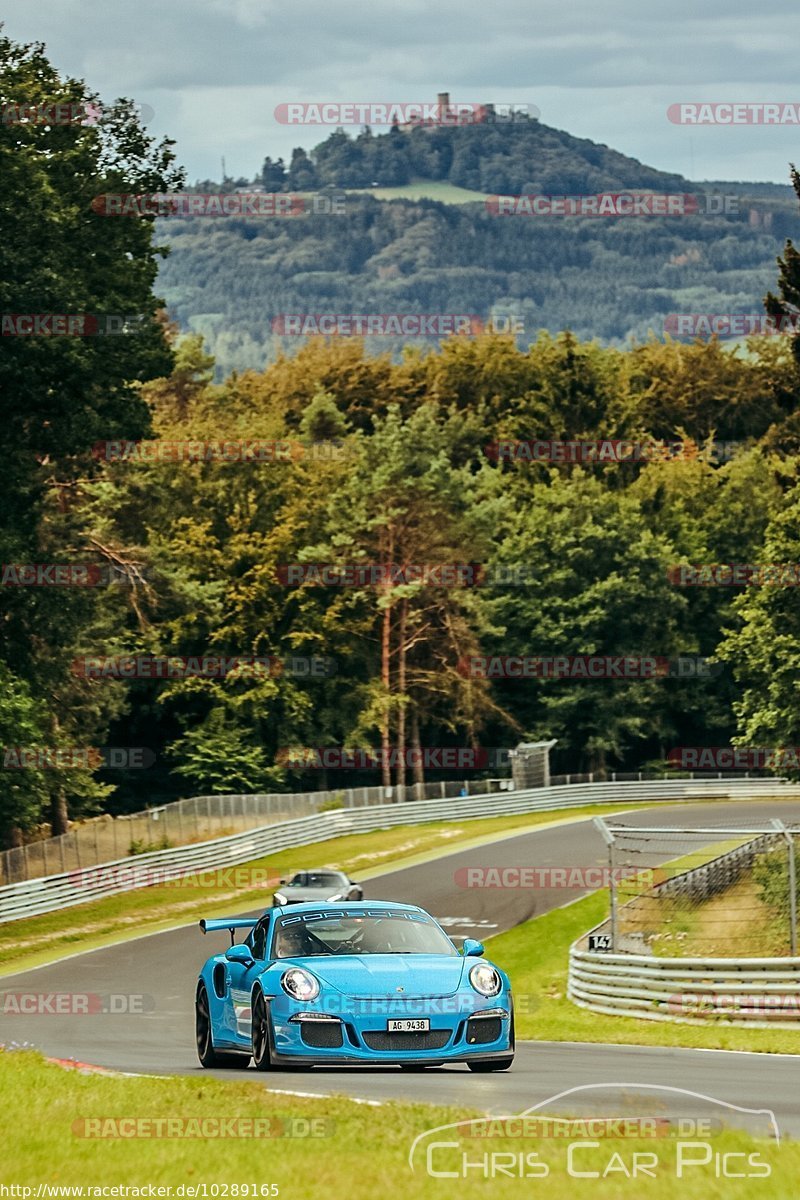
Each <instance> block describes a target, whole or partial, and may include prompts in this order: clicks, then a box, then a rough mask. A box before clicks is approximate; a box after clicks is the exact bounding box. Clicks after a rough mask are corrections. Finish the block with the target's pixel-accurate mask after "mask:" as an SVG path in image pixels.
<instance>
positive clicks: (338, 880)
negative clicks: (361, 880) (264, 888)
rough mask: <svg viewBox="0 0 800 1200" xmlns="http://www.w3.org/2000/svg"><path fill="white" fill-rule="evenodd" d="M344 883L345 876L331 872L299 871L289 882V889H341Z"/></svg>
mask: <svg viewBox="0 0 800 1200" xmlns="http://www.w3.org/2000/svg"><path fill="white" fill-rule="evenodd" d="M343 883H344V876H342V875H334V874H333V872H331V871H298V873H297V874H296V875H293V876H292V878H291V879H290V880H289V883H288V885H287V886H288V887H311V888H315V887H320V888H322V887H324V888H332V887H340V886H341V885H342V884H343Z"/></svg>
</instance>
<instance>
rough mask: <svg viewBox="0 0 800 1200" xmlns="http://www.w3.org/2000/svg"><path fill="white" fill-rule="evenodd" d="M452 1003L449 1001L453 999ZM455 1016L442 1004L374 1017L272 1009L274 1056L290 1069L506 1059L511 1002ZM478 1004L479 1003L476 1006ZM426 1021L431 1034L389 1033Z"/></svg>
mask: <svg viewBox="0 0 800 1200" xmlns="http://www.w3.org/2000/svg"><path fill="white" fill-rule="evenodd" d="M448 999H449V998H448ZM462 999H466V1000H467V1001H468V1002H467V1003H466V1004H461V1005H460V1006H459V1007H458V1008H457V1010H456V1011H454V1012H451V1013H443V1012H441V1011H439V1008H440V1006H441V1003H442V1002H441V1001H439V1002H438V1003H437V1002H436V1001H429V1002H427V1004H426V1001H424V1000H418V1001H414V1002H413V1011H412V1010H411V1006H410V1005H409V1006H396V1005H394V1006H392V1009H391V1010H388V1009H387V1008H386V1007H385V1006H384V1010H383V1011H380V1006H379V1008H378V1011H377V1012H375V1011H372V1012H369V1011H368V1012H354V1011H343V1012H341V1013H339V1014H337V1013H332V1012H331V1011H330V1009H329V1010H328V1011H327V1012H324V1013H323V1012H319V1011H314V1010H313V1008H312V1006H310V1005H308V1004H306V1005H305V1006H303V1005H300V1004H292V1003H290V1005H289V1006H285V1005H283V1004H281V1003H280V1002H276V1003H274V1004H273V1005H271V1006H270V1007H271V1018H272V1028H273V1057H274V1059H275V1061H276V1062H278V1063H284V1064H290V1063H292V1062H298V1061H303V1062H305V1063H309V1062H313V1063H317V1064H319V1065H324V1064H325V1063H329V1064H331V1065H334V1064H336V1063H373V1064H378V1063H382V1064H400V1065H404V1064H427V1065H429V1066H436V1065H441V1064H443V1063H448V1062H467V1061H470V1060H475V1059H490V1058H507V1057H508V1055H509V1054H510V1053H512V1047H511V998H510V996H507V995H506V996H503V995H501V996H498V997H492V998H491V1000H487V999H485V998H483V997H480V996H475V998H474V1001H473V1000H472V998H471V997H468V998H462ZM475 1001H477V1003H476V1002H475ZM405 1016H409V1017H411V1019H415V1018H419V1017H427V1019H428V1021H429V1029H428V1030H426V1031H420V1032H417V1031H408V1032H406V1031H403V1032H390V1031H389V1029H388V1027H387V1026H388V1021H389V1019H390V1018H396V1017H401V1018H402V1017H405Z"/></svg>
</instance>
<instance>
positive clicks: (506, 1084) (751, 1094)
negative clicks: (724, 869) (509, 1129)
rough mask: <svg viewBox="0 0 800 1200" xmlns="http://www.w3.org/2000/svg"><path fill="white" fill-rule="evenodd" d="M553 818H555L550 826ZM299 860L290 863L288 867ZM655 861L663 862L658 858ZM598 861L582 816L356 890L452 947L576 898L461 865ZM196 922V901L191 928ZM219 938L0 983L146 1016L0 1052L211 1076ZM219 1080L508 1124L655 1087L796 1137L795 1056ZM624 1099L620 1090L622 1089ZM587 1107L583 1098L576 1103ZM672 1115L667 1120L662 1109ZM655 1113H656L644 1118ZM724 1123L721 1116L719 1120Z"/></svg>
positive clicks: (659, 1055)
mask: <svg viewBox="0 0 800 1200" xmlns="http://www.w3.org/2000/svg"><path fill="white" fill-rule="evenodd" d="M553 816H554V818H557V817H558V814H557V813H554V814H553ZM772 816H780V818H781V819H782V820H783V821H785V822H786V823H787V824H791V823H800V803H797V802H780V803H777V802H776V803H772V802H764V801H761V802H756V801H740V802H736V803H724V804H723V803H713V804H709V803H699V804H682V805H670V806H669V807H662V806H655V807H653V806H651V807H649V808H643V809H639V810H637V811H636V812H635V813H634V812H632V811H625V812H622V813H620V815H619V820H620V821H622V822H624V823H625V824H630V825H633V824H638V825H672V826H679V827H680V826H687V825H688V826H698V825H700V826H703V827H706V826H724V825H728V826H731V827H736V826H738V825H741V824H744V825H748V824H750V823H757V824H762V823H765V822H767V821H768V820H769V819H770V817H772ZM302 855H303V851H302V849H300V850H298V867H299V866H302V863H301V861H300V859H301V857H302ZM665 857H672V856H671V855H670V856H665ZM606 862H607V856H606V850H605V846H604V844H603V841H602V838H601V837H600V834H599V833H598V831H597V830H596V829H595V828H594V826H593V825H592V822H591V817H587V819H586V820H581V821H579V822H576V823H574V824H569V825H561V826H558V827H555V828H553V829H545V830H541V831H539V832H536V831H533V832H531V833H527V834H524V835H519V834H515V835H512V836H510V837H508V838H505V839H503V840H502V841H496V842H493V843H491V844H489V845H485V846H478V847H473V848H471V849H465V850H456V851H454V852H453V853H452V854H450V855H447V856H446V857H444V858H440V859H437V860H436V861H435V862H427V863H424V864H421V865H418V866H413V867H408V868H406V869H404V870H396V871H391V872H387V873H386V874H384V875H382V876H380V878H375V879H373V880H371V881H369V882H368V883H365V885H364V888H365V896H366V897H367V898H372V899H377V898H381V899H387V900H398V901H406V902H409V903H414V904H420V905H422V906H423V907H424V908H427V909H429V910H430V911H431V912H432V913H433V914H434V915H435V916H436V917H437V918H438V919H439V920H441V921H442V923H443V924H444V925H445V927H446V928H447V929H448V932H450V933H452V934H453V935H458V936H460V937H463V936H470V937H482V936H483V935H486V936H489V935H491V934H494V933H499V932H501V931H502V930H504V929H508V928H511V927H512V926H514V925H516V924H518V923H519V922H521V921H525V920H527V919H528V918H529V917H531V916H534V915H536V914H539V913H542V912H546V911H547V910H548V909H552V908H556V907H558V906H560V905H563V904H565V903H568V902H569V901H570V900H573V899H575V898H576V897H577V896H579V895H581V894H582V893H583V890H584V889H575V890H567V889H565V888H551V889H537V890H525V889H518V890H507V891H499V890H489V889H481V888H478V889H466V888H462V887H459V886H458V884H457V883H456V881H455V878H454V876H455V872H456V871H457V870H459V869H460V868H463V867H469V866H483V867H485V866H500V867H503V866H515V867H516V866H531V865H535V866H537V867H538V866H584V867H585V866H595V865H605V864H606ZM202 915H203V909H202V901H198V908H197V919H199V918H200V917H201V916H202ZM228 942H229V938H228V935H227V933H221V934H214V935H211V934H210V935H208V936H207V937H205V938H204V937H203V936H202V934H201V933H200V931H199V929H198V927H197V920H196V919H195V920H193V921H192V923H191V924H190V925H187V926H184V927H182V928H180V929H175V930H170V931H168V932H165V933H158V934H151V935H148V936H146V937H142V938H138V939H136V940H134V941H128V942H125V943H122V944H121V945H117V946H110V947H106V948H104V949H100V950H94V951H90V952H88V953H84V954H79V955H75V956H74V957H72V958H68V959H65V960H62V961H61V962H57V963H53V964H51V965H50V966H45V967H39V968H37V969H35V970H31V971H26V972H23V973H20V974H17V975H13V976H5V977H4V978H3V979H2V981H0V989H2V992H4V993H8V992H22V991H32V992H37V993H43V992H44V993H50V992H57V993H64V992H78V993H95V994H96V993H99V994H100V995H110V994H113V995H115V996H120V995H122V996H128V995H133V996H144V997H145V998H146V999H145V1001H144V1007H145V1008H146V1009H147V1011H145V1012H136V1013H120V1014H118V1015H114V1014H106V1013H93V1014H92V1015H70V1016H65V1015H57V1014H42V1015H35V1016H32V1015H27V1016H23V1015H4V1016H2V1017H0V1042H4V1043H6V1044H9V1043H16V1044H18V1045H20V1044H31V1045H35V1046H36V1047H38V1048H40V1049H41V1050H42V1051H43V1052H44V1053H45V1054H48V1055H51V1056H54V1057H57V1058H70V1059H76V1060H78V1061H81V1062H86V1063H93V1064H97V1065H101V1066H105V1067H111V1068H115V1069H117V1070H121V1071H127V1072H133V1073H149V1072H156V1073H165V1074H194V1073H198V1074H204V1075H205V1074H207V1073H206V1072H203V1071H202V1069H201V1068H200V1066H199V1064H198V1062H197V1059H196V1054H195V1046H194V1012H193V1007H194V991H195V981H196V978H197V972H198V969H199V967H200V965H201V964H202V962H203V961H204V960H205V958H206V957H207V956H208V955H209V954H212V953H214V952H215V950H217V949H218V948H219V949H221V948H223V947H224V946H227V944H228ZM212 1073H213V1074H216V1075H217V1076H219V1077H220V1078H237V1079H241V1078H243V1077H245V1075H246V1076H247V1077H248V1078H249V1079H251V1080H253V1081H258V1082H262V1083H264V1085H265V1086H269V1087H270V1088H277V1089H281V1090H285V1091H287V1092H288V1091H294V1092H302V1093H305V1094H321V1093H341V1094H346V1095H349V1096H353V1097H358V1098H361V1099H365V1100H372V1101H384V1100H391V1099H407V1100H413V1101H416V1102H419V1101H420V1100H425V1101H428V1102H430V1103H442V1104H462V1105H463V1104H465V1103H466V1104H469V1105H473V1104H474V1105H475V1107H477V1108H480V1109H482V1110H484V1111H487V1112H492V1113H498V1114H499V1113H505V1114H510V1113H517V1112H520V1111H522V1110H524V1109H527V1108H529V1107H531V1106H532V1105H534V1104H537V1103H539V1102H541V1101H544V1100H546V1099H548V1098H549V1097H551V1096H553V1095H554V1094H555V1093H559V1092H562V1091H564V1090H566V1089H569V1088H575V1087H580V1086H584V1085H602V1086H603V1087H604V1088H605V1089H606V1090H605V1091H603V1090H602V1088H601V1089H599V1090H597V1091H594V1092H592V1093H591V1096H592V1097H593V1102H594V1104H595V1105H596V1111H601V1110H602V1109H603V1101H604V1100H605V1102H606V1104H605V1107H606V1111H619V1108H618V1106H617V1108H616V1109H615V1108H614V1097H617V1096H619V1094H620V1091H619V1088H618V1087H615V1086H613V1085H621V1084H628V1085H636V1084H649V1085H653V1084H658V1085H663V1086H665V1087H674V1088H676V1089H677V1088H683V1089H688V1090H690V1091H694V1092H698V1093H700V1094H702V1095H705V1096H709V1095H710V1096H712V1097H715V1098H716V1099H719V1100H721V1101H727V1102H728V1103H730V1104H734V1105H739V1106H747V1107H748V1108H756V1109H772V1110H773V1111H774V1112H775V1115H776V1117H777V1121H778V1125H779V1128H780V1130H781V1133H788V1134H792V1135H793V1136H795V1137H797V1136H800V1056H788V1055H787V1056H775V1055H759V1054H740V1053H732V1052H725V1051H706V1050H684V1049H671V1048H661V1047H658V1048H656V1047H639V1046H605V1045H599V1044H598V1045H595V1044H582V1045H574V1044H569V1043H547V1042H525V1043H518V1046H517V1057H516V1059H515V1062H514V1066H513V1068H512V1070H511V1071H510V1072H507V1073H503V1074H496V1075H486V1076H478V1075H472V1074H471V1073H469V1072H467V1069H466V1067H446V1068H434V1069H431V1070H428V1071H426V1072H425V1073H424V1074H406V1073H405V1072H401V1071H400V1070H398V1069H395V1068H392V1069H389V1070H386V1069H383V1070H379V1069H361V1068H352V1067H348V1068H342V1069H340V1070H337V1071H323V1070H319V1069H315V1070H313V1071H309V1072H293V1071H275V1072H274V1073H273V1072H270V1073H269V1074H268V1075H261V1074H257V1073H256V1072H255V1071H252V1070H249V1071H246V1072H245V1071H244V1070H242V1071H216V1072H212ZM628 1091H630V1088H629V1089H628ZM585 1096H586V1094H585V1093H584V1097H585ZM660 1101H663V1104H664V1111H674V1112H675V1113H676V1114H678V1115H681V1116H691V1115H701V1114H706V1113H707V1112H708V1111H709V1110H708V1107H707V1106H706V1105H704V1104H703V1102H702V1101H699V1100H698V1101H697V1104H696V1106H693V1104H692V1102H691V1100H690V1099H689V1098H688V1097H687V1096H685V1095H677V1096H676V1097H675V1098H674V1099H673V1100H670V1098H669V1096H668V1095H667V1094H662V1096H661V1097H660ZM585 1103H586V1101H585V1100H584V1099H583V1098H581V1097H576V1098H575V1101H574V1103H571V1104H568V1103H566V1102H564V1101H562V1102H561V1104H560V1106H559V1105H555V1107H554V1111H560V1112H565V1111H579V1109H580V1107H581V1104H583V1105H584V1106H585ZM672 1105H674V1109H673V1108H671V1106H672ZM650 1111H652V1109H651V1110H650ZM719 1111H720V1110H717V1113H719ZM726 1116H727V1118H728V1119H729V1120H730V1122H731V1123H732V1124H740V1123H741V1124H742V1125H745V1126H748V1127H751V1128H753V1129H754V1130H758V1131H760V1132H766V1130H765V1121H764V1118H762V1117H751V1116H749V1115H747V1114H735V1113H733V1112H731V1113H726Z"/></svg>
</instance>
